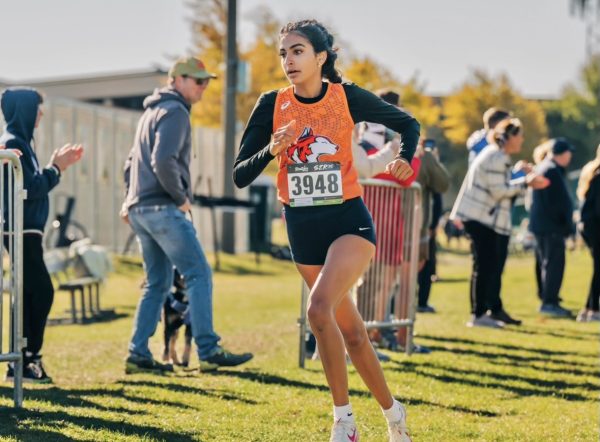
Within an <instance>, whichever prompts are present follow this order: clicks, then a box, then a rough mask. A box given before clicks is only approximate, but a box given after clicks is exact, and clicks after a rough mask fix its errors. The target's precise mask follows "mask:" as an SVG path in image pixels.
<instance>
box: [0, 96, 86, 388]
mask: <svg viewBox="0 0 600 442" xmlns="http://www.w3.org/2000/svg"><path fill="white" fill-rule="evenodd" d="M42 103H43V98H42V96H41V95H40V93H39V92H37V91H36V90H35V89H30V88H24V87H14V88H9V89H6V90H5V91H4V92H3V93H2V97H1V98H0V106H1V108H2V113H3V115H4V120H5V121H6V126H5V128H4V133H3V134H2V136H0V145H5V146H6V148H7V149H16V150H18V151H19V152H20V153H21V156H20V159H21V165H22V168H23V185H24V187H25V189H26V190H27V199H26V200H25V202H24V205H23V336H24V337H25V338H26V339H27V346H26V347H25V348H24V349H23V352H24V364H23V366H24V370H23V377H24V380H25V381H27V382H34V383H49V382H52V379H51V378H50V377H49V376H48V374H47V373H46V370H45V368H44V366H43V364H42V355H41V353H40V352H41V349H42V344H43V341H44V330H45V328H46V321H47V319H48V314H49V313H50V308H51V307H52V302H53V300H54V288H53V286H52V281H51V279H50V275H49V274H48V270H47V268H46V265H45V263H44V250H43V247H42V236H43V234H44V226H45V225H46V221H47V220H48V212H49V200H48V193H49V192H50V191H51V190H52V189H53V188H54V187H55V186H56V185H57V184H58V183H59V181H60V178H61V175H62V173H63V172H64V171H65V170H66V169H67V168H68V167H69V166H71V165H72V164H74V163H76V162H77V161H79V160H80V159H81V156H82V155H83V147H82V146H81V145H70V144H67V145H65V146H63V147H62V148H60V149H56V150H55V151H54V153H53V154H52V157H51V158H50V162H49V163H48V166H46V167H44V168H42V167H41V166H40V164H39V161H38V158H37V156H36V154H35V149H34V138H33V132H34V129H35V128H36V127H38V125H39V122H40V120H41V118H42V116H43V110H42ZM5 177H6V175H5ZM5 179H6V178H5ZM3 187H4V189H3V192H4V199H5V201H6V200H7V197H8V194H7V192H8V186H7V182H4V183H3ZM5 218H6V217H5ZM4 241H5V244H6V238H4ZM13 376H14V371H13V367H12V365H11V364H9V366H8V372H7V373H6V378H7V380H12V378H13Z"/></svg>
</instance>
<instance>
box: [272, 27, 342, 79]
mask: <svg viewBox="0 0 600 442" xmlns="http://www.w3.org/2000/svg"><path fill="white" fill-rule="evenodd" d="M291 32H294V33H296V34H298V35H301V36H302V37H304V38H306V39H307V40H308V41H309V42H310V44H311V45H312V47H313V49H314V50H315V53H318V52H323V51H325V52H327V59H326V60H325V63H324V64H323V66H322V68H321V75H322V77H323V78H326V79H327V80H329V82H331V83H341V82H342V76H341V74H340V73H339V71H338V70H337V69H336V68H335V60H336V59H337V52H336V50H337V48H334V47H333V40H334V39H333V35H331V34H330V33H329V31H328V30H327V28H325V26H323V25H322V24H321V23H319V22H318V21H316V20H300V21H296V22H290V23H288V24H287V25H285V26H284V27H283V28H281V31H279V35H280V36H284V35H286V34H289V33H291Z"/></svg>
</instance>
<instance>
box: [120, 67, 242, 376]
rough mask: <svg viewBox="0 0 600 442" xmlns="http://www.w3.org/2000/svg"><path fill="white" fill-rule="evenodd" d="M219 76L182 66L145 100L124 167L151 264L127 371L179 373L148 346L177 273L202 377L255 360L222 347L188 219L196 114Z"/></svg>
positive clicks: (126, 208)
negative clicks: (182, 285) (192, 116)
mask: <svg viewBox="0 0 600 442" xmlns="http://www.w3.org/2000/svg"><path fill="white" fill-rule="evenodd" d="M212 78H216V76H215V75H214V74H211V73H209V72H207V71H206V68H205V67H204V64H203V63H202V61H200V60H198V59H196V58H193V57H188V58H182V59H180V60H178V61H177V62H176V63H175V64H174V65H173V67H172V68H171V70H170V71H169V84H168V86H167V87H165V88H163V89H159V90H156V91H154V94H152V95H151V96H149V97H147V98H146V100H144V108H145V111H144V114H143V115H142V117H141V118H140V122H139V124H138V128H137V132H136V136H135V139H134V143H133V148H132V149H131V152H130V153H129V158H128V159H127V162H126V163H125V186H126V189H127V192H126V197H125V202H124V203H123V208H122V210H121V216H122V217H123V219H124V220H125V221H126V222H128V223H129V224H130V225H131V227H132V228H133V230H134V232H135V234H136V235H137V237H138V242H139V244H140V248H141V251H142V256H143V259H144V271H145V273H146V281H147V282H146V284H145V285H144V291H143V294H142V298H141V299H140V302H139V304H138V308H137V312H136V315H135V320H134V326H133V336H132V337H131V342H130V343H129V356H128V357H127V360H126V365H125V372H126V373H138V372H150V373H160V372H165V371H173V366H172V365H171V364H161V363H159V362H157V361H156V360H154V358H153V357H152V353H151V352H150V349H149V348H148V340H149V339H150V337H151V336H152V335H153V334H154V332H155V331H156V326H157V325H158V321H159V319H160V312H161V309H162V306H163V304H164V302H165V299H166V297H167V295H168V294H169V290H170V289H171V285H172V283H173V266H175V267H176V268H177V270H178V271H179V272H180V273H181V274H182V275H183V278H184V280H185V284H186V287H187V294H188V297H189V308H190V319H191V323H192V334H193V336H194V341H195V342H196V346H197V347H198V357H199V359H200V370H201V371H210V370H215V369H217V368H218V367H220V366H235V365H240V364H243V363H244V362H247V361H249V360H250V359H251V358H252V354H251V353H244V354H233V353H231V352H229V351H227V350H225V349H223V347H221V346H220V345H219V340H220V337H219V336H218V335H217V334H216V333H215V331H214V329H213V305H212V274H211V269H210V266H209V265H208V262H207V260H206V257H205V256H204V251H203V250H202V246H201V245H200V242H199V241H198V238H197V237H196V229H195V228H194V225H193V224H192V222H191V221H190V219H189V217H188V214H189V212H190V209H191V207H192V206H191V201H192V198H193V196H192V179H191V177H190V152H191V149H192V138H191V124H190V108H191V106H192V104H194V103H197V102H198V101H200V100H201V99H202V94H203V93H204V90H205V89H206V88H207V87H208V83H209V81H210V80H211V79H212Z"/></svg>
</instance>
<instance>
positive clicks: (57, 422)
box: [0, 387, 198, 442]
mask: <svg viewBox="0 0 600 442" xmlns="http://www.w3.org/2000/svg"><path fill="white" fill-rule="evenodd" d="M4 394H6V395H12V388H7V387H0V395H4ZM85 396H96V397H102V396H105V397H110V398H123V399H125V400H127V401H130V402H135V403H139V404H141V405H144V404H153V405H157V406H165V405H166V406H172V407H179V408H192V409H194V408H193V407H190V406H188V405H185V404H181V403H178V402H174V401H165V400H156V399H150V398H146V397H143V398H142V397H136V396H132V395H129V394H127V393H126V392H125V391H124V389H123V388H119V389H73V390H61V389H59V388H57V387H51V388H47V389H34V390H26V391H25V407H27V406H28V402H29V401H31V400H35V401H39V402H42V403H43V402H49V403H51V404H52V405H58V406H61V407H65V408H66V411H56V410H40V409H36V410H31V409H27V408H24V409H21V410H15V409H14V408H6V407H0V435H10V436H13V437H15V436H16V437H17V438H18V440H23V441H29V440H30V441H45V440H48V441H62V440H73V439H72V438H69V437H66V436H63V435H62V434H61V430H60V429H62V428H63V427H64V426H65V424H70V425H73V426H77V427H80V428H81V429H83V430H86V431H102V430H104V431H108V432H115V433H116V434H115V436H116V435H127V436H136V437H139V438H140V439H142V438H144V437H145V438H147V437H148V435H152V436H153V437H155V438H157V439H159V440H168V441H178V442H179V441H181V442H187V441H193V440H198V439H195V438H192V437H191V436H189V435H185V434H182V433H181V432H171V431H165V430H163V429H162V428H160V427H159V426H157V427H154V426H148V425H142V424H135V423H131V422H128V421H130V419H128V416H132V415H140V414H145V412H144V411H136V410H132V409H131V408H127V407H118V406H105V405H102V404H99V403H97V402H94V401H92V400H89V399H86V398H85ZM69 408H79V409H81V408H83V409H84V412H87V413H89V414H88V415H86V416H82V415H74V414H73V413H69V412H68V409H69ZM98 411H106V412H112V413H118V414H120V415H121V418H120V419H118V420H113V419H107V418H102V417H92V415H97V414H98ZM79 412H81V411H79ZM157 423H159V421H158V420H157ZM38 426H39V427H41V426H43V427H44V428H43V429H42V428H36V427H38ZM53 427H54V428H56V429H57V431H55V430H54V428H53Z"/></svg>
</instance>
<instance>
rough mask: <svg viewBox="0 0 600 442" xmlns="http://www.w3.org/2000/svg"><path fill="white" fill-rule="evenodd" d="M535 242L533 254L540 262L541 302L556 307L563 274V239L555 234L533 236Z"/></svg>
mask: <svg viewBox="0 0 600 442" xmlns="http://www.w3.org/2000/svg"><path fill="white" fill-rule="evenodd" d="M535 241H536V243H537V244H536V248H535V253H536V254H537V256H538V260H539V262H540V281H541V290H540V291H541V294H542V302H543V303H544V304H553V305H557V304H558V295H559V292H560V286H561V285H562V280H563V275H564V273H565V237H564V236H563V235H561V234H557V233H552V234H545V235H535Z"/></svg>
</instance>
